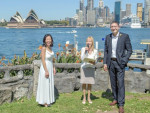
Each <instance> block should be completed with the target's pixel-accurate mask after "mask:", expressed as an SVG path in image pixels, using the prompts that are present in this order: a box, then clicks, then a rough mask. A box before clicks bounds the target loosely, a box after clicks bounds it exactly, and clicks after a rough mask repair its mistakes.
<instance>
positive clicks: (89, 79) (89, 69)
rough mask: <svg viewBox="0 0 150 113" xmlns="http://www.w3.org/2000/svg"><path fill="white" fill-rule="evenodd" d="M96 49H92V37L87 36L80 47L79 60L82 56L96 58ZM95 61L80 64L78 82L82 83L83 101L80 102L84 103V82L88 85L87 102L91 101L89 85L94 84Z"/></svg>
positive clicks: (82, 58)
mask: <svg viewBox="0 0 150 113" xmlns="http://www.w3.org/2000/svg"><path fill="white" fill-rule="evenodd" d="M97 53H98V52H97V50H96V49H94V39H93V37H88V38H87V39H86V47H83V48H82V49H81V60H82V61H83V60H84V58H90V59H94V60H95V61H96V59H97ZM94 64H95V62H90V63H88V62H84V61H83V63H82V65H81V79H80V83H81V84H82V90H83V101H82V103H83V104H85V103H86V84H87V86H88V102H89V103H92V101H91V98H90V94H91V86H92V84H95V65H94Z"/></svg>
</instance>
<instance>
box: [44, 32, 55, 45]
mask: <svg viewBox="0 0 150 113" xmlns="http://www.w3.org/2000/svg"><path fill="white" fill-rule="evenodd" d="M48 36H50V37H51V39H52V42H51V45H50V46H51V47H53V37H52V35H51V34H46V35H45V36H44V38H43V46H45V47H46V44H45V40H46V37H48Z"/></svg>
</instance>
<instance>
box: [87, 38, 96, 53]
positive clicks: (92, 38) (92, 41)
mask: <svg viewBox="0 0 150 113" xmlns="http://www.w3.org/2000/svg"><path fill="white" fill-rule="evenodd" d="M88 39H91V40H92V47H91V48H92V51H94V38H93V37H92V36H89V37H87V39H86V42H87V40H88Z"/></svg>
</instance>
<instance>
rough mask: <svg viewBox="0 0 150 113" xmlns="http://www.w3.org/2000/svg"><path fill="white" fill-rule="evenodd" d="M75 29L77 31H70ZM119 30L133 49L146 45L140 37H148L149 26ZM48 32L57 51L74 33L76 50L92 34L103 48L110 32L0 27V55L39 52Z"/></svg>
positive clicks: (99, 29)
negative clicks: (59, 45) (125, 34)
mask: <svg viewBox="0 0 150 113" xmlns="http://www.w3.org/2000/svg"><path fill="white" fill-rule="evenodd" d="M72 30H76V31H77V33H72ZM120 32H124V33H127V34H129V36H130V39H131V43H132V47H133V50H143V49H145V48H146V45H141V44H140V42H141V40H142V39H149V38H150V28H140V29H131V28H121V29H120ZM48 33H50V34H51V35H52V36H53V40H54V47H53V51H54V52H55V53H56V52H57V51H58V44H59V43H60V44H61V50H63V46H64V45H65V43H66V41H69V42H70V44H73V43H74V35H75V34H76V35H77V37H76V41H78V50H80V49H81V48H82V47H83V46H85V41H86V38H87V37H88V36H93V37H94V41H98V48H99V49H104V40H103V38H105V36H106V35H107V34H109V33H111V31H110V29H109V28H40V29H6V28H0V57H2V56H5V57H6V58H7V59H11V58H13V57H14V55H15V54H16V55H17V56H20V57H21V56H23V51H24V50H26V53H27V56H29V57H30V56H32V53H33V52H38V53H39V52H40V51H39V50H38V47H39V45H42V41H43V37H44V35H45V34H48Z"/></svg>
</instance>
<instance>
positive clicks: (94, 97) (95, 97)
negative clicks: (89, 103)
mask: <svg viewBox="0 0 150 113" xmlns="http://www.w3.org/2000/svg"><path fill="white" fill-rule="evenodd" d="M87 97H88V94H86V98H87ZM95 99H99V97H97V96H95V95H93V94H92V93H91V100H95ZM81 100H83V95H82V97H81Z"/></svg>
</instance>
